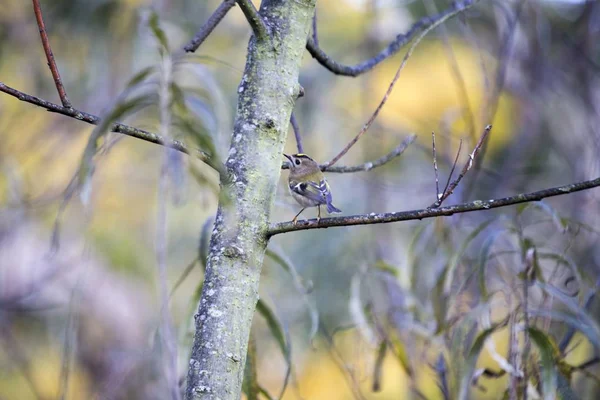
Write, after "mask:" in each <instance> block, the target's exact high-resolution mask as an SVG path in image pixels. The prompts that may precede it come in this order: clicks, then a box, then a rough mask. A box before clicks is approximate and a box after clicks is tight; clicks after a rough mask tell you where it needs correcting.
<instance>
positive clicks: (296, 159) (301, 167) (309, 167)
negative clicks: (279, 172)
mask: <svg viewBox="0 0 600 400" xmlns="http://www.w3.org/2000/svg"><path fill="white" fill-rule="evenodd" d="M284 157H285V158H287V159H288V160H289V164H290V172H291V173H293V174H295V175H306V174H311V173H314V172H317V171H321V169H320V168H319V164H317V162H316V161H315V160H313V159H312V158H310V157H309V156H307V155H306V154H303V153H298V154H291V155H288V154H284Z"/></svg>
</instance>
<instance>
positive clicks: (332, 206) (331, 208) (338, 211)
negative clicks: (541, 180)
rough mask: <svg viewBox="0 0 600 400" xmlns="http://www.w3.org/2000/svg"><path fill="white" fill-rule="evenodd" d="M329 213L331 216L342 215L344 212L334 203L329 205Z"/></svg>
mask: <svg viewBox="0 0 600 400" xmlns="http://www.w3.org/2000/svg"><path fill="white" fill-rule="evenodd" d="M327 212H328V213H329V214H332V213H341V212H342V210H340V209H339V208H336V207H335V206H334V205H333V204H332V203H327Z"/></svg>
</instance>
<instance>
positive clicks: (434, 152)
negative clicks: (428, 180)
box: [431, 131, 440, 201]
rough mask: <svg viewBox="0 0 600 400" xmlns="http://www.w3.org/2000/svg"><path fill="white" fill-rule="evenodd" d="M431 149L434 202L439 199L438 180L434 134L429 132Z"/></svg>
mask: <svg viewBox="0 0 600 400" xmlns="http://www.w3.org/2000/svg"><path fill="white" fill-rule="evenodd" d="M431 147H432V148H433V171H434V173H435V201H437V200H438V199H439V198H440V180H439V175H438V166H437V153H436V150H435V132H433V131H431Z"/></svg>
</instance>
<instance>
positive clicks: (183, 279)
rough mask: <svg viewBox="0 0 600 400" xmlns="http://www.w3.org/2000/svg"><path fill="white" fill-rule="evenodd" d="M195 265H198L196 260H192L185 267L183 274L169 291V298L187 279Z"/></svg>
mask: <svg viewBox="0 0 600 400" xmlns="http://www.w3.org/2000/svg"><path fill="white" fill-rule="evenodd" d="M196 263H198V259H197V258H195V259H193V260H192V261H191V262H190V263H189V264H188V265H187V267H185V269H184V270H183V273H182V274H181V276H180V277H179V279H177V282H175V284H174V285H173V288H172V289H171V293H169V298H171V297H173V294H175V291H176V290H177V289H178V288H179V286H181V284H182V283H183V282H184V281H185V279H186V278H187V277H188V275H189V274H190V273H191V272H192V270H193V269H194V267H195V266H196Z"/></svg>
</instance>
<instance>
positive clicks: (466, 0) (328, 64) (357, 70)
mask: <svg viewBox="0 0 600 400" xmlns="http://www.w3.org/2000/svg"><path fill="white" fill-rule="evenodd" d="M478 2H479V0H463V1H455V2H454V6H452V7H450V8H448V9H447V10H444V11H442V12H441V13H439V14H437V15H432V16H426V17H423V18H421V19H420V20H419V21H417V22H416V23H414V24H413V26H411V28H410V29H409V30H408V32H406V33H401V34H399V35H398V36H396V39H394V40H393V41H392V42H391V43H390V44H389V45H388V46H387V47H386V48H385V49H383V50H381V51H380V52H379V54H377V55H376V56H375V57H372V58H369V59H368V60H365V61H363V62H361V63H358V64H356V65H344V64H340V63H338V62H337V61H335V60H333V59H332V58H331V57H329V56H328V55H327V53H325V52H324V51H323V50H321V48H320V47H319V44H318V42H317V41H316V40H315V39H314V38H311V37H309V38H308V41H307V43H306V49H307V50H308V52H309V53H310V55H311V56H313V58H314V59H316V60H317V61H318V62H319V63H320V64H321V65H322V66H324V67H325V68H327V69H328V70H329V71H331V72H333V73H334V74H336V75H344V76H352V77H356V76H358V75H361V74H363V73H365V72H367V71H370V70H371V69H373V68H374V67H375V66H377V65H378V64H379V63H381V62H382V61H384V60H386V59H388V58H390V57H391V56H393V55H394V54H396V53H397V52H398V51H399V50H400V49H401V48H402V46H404V45H406V44H407V43H408V42H410V41H411V40H412V39H413V38H415V37H416V36H417V34H419V33H420V32H423V31H425V30H427V29H429V28H431V27H432V26H434V25H438V24H439V23H441V22H443V21H445V20H447V19H449V18H451V17H454V16H456V15H458V14H460V13H462V12H464V11H465V10H467V9H469V8H471V7H472V6H473V5H475V4H476V3H478ZM313 31H314V32H316V30H314V29H313Z"/></svg>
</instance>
